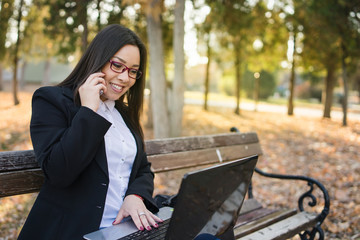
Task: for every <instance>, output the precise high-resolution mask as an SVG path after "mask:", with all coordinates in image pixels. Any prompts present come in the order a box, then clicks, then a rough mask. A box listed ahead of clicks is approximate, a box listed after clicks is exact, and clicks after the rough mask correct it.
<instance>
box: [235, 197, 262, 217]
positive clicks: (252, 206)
mask: <svg viewBox="0 0 360 240" xmlns="http://www.w3.org/2000/svg"><path fill="white" fill-rule="evenodd" d="M260 208H262V205H261V203H259V202H258V201H257V200H256V199H255V198H251V199H246V200H244V203H243V205H242V207H241V209H240V215H243V214H245V213H248V212H251V211H254V210H256V209H260Z"/></svg>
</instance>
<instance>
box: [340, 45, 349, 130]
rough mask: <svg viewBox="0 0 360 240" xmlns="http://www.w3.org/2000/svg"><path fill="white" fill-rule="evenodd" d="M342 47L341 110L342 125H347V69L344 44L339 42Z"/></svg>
mask: <svg viewBox="0 0 360 240" xmlns="http://www.w3.org/2000/svg"><path fill="white" fill-rule="evenodd" d="M341 47H342V58H341V66H342V79H343V84H344V96H343V98H342V101H341V103H342V104H341V105H342V110H343V121H342V125H343V126H347V108H348V95H349V94H348V92H349V89H348V84H347V71H346V62H345V59H346V47H345V46H344V44H341Z"/></svg>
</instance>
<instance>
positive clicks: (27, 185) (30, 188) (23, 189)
mask: <svg viewBox="0 0 360 240" xmlns="http://www.w3.org/2000/svg"><path fill="white" fill-rule="evenodd" d="M0 180H1V184H0V198H1V197H6V196H13V195H17V194H24V193H31V192H37V191H39V190H40V187H41V186H42V184H43V182H44V174H43V172H42V170H41V169H40V168H39V169H31V170H22V171H12V172H8V173H0Z"/></svg>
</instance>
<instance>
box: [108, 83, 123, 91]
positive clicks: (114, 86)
mask: <svg viewBox="0 0 360 240" xmlns="http://www.w3.org/2000/svg"><path fill="white" fill-rule="evenodd" d="M110 85H111V87H112V88H113V89H114V90H115V91H116V92H121V91H122V89H123V87H121V86H119V85H117V84H114V83H110Z"/></svg>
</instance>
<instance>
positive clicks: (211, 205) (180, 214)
mask: <svg viewBox="0 0 360 240" xmlns="http://www.w3.org/2000/svg"><path fill="white" fill-rule="evenodd" d="M257 159H258V157H257V156H252V157H249V158H244V159H240V160H236V161H232V162H228V163H224V164H221V165H217V166H214V167H210V168H206V169H202V170H198V171H195V172H190V173H188V174H185V176H184V179H183V181H182V183H181V186H180V191H179V194H178V199H177V202H176V205H175V210H174V213H173V216H172V218H171V220H170V226H169V229H168V232H167V235H166V239H178V238H179V234H181V239H183V240H186V239H193V238H194V237H196V236H197V235H198V234H200V233H210V234H213V235H216V236H219V235H221V234H223V233H224V232H225V231H227V230H228V229H229V228H233V226H234V224H235V222H236V219H237V216H238V213H239V211H240V208H241V206H242V203H243V201H244V198H245V194H246V192H247V189H248V186H249V183H250V180H251V177H252V174H253V171H254V168H255V165H256V162H257ZM185 219H186V220H185ZM184 220H185V221H184Z"/></svg>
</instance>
